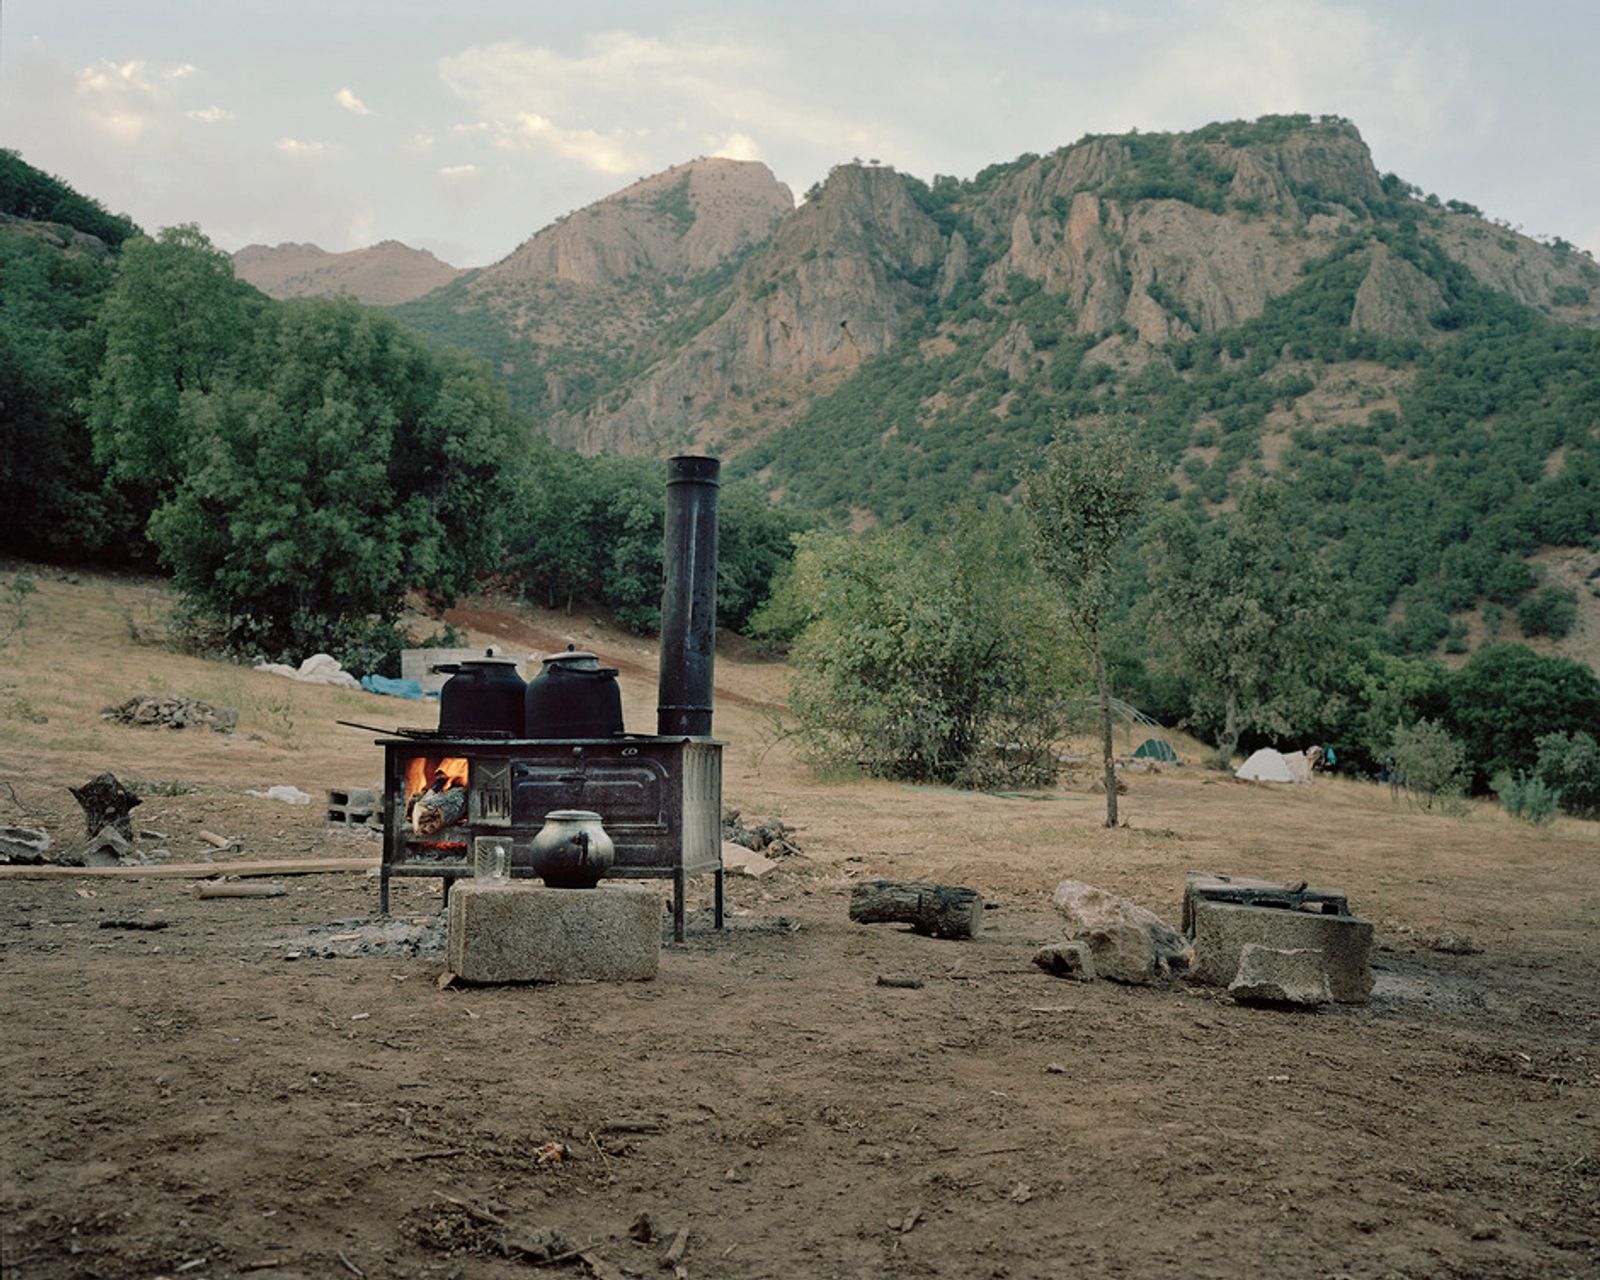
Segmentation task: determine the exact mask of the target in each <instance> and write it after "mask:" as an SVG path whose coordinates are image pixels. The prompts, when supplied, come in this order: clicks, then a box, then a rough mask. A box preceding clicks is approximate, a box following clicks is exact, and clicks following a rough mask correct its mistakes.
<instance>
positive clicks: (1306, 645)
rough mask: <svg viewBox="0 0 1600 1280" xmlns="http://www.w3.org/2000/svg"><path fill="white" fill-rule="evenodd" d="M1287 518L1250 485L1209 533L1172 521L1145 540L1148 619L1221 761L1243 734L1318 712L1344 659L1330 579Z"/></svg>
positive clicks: (1287, 728) (1274, 490) (1295, 724)
mask: <svg viewBox="0 0 1600 1280" xmlns="http://www.w3.org/2000/svg"><path fill="white" fill-rule="evenodd" d="M1287 517H1288V502H1287V499H1286V495H1285V494H1284V491H1283V490H1282V489H1281V488H1278V487H1274V486H1268V485H1258V486H1256V487H1254V488H1252V489H1249V490H1247V491H1246V492H1245V494H1244V495H1243V497H1241V499H1240V502H1239V510H1238V511H1237V512H1236V513H1234V514H1232V515H1228V516H1221V517H1218V518H1217V519H1216V520H1215V521H1213V522H1212V524H1211V525H1210V526H1208V527H1206V528H1201V527H1200V526H1198V525H1196V524H1195V523H1194V522H1193V521H1191V520H1189V519H1186V518H1184V517H1181V516H1175V515H1171V514H1169V515H1168V516H1167V517H1166V518H1164V519H1163V520H1161V521H1159V522H1158V523H1157V525H1156V528H1155V530H1154V532H1153V535H1152V537H1151V539H1150V541H1149V550H1150V561H1151V563H1150V597H1149V609H1150V613H1151V617H1152V618H1153V619H1154V620H1155V623H1156V624H1157V626H1158V627H1159V628H1160V638H1161V643H1163V644H1165V645H1167V646H1170V648H1171V649H1172V650H1173V651H1174V652H1175V654H1176V656H1177V659H1178V663H1179V665H1180V667H1181V668H1182V669H1183V671H1184V672H1185V673H1186V675H1187V676H1188V678H1189V680H1190V682H1191V687H1192V688H1193V690H1194V707H1193V713H1194V715H1195V716H1196V717H1198V718H1200V719H1202V720H1204V721H1205V722H1207V723H1209V724H1212V725H1215V726H1216V733H1217V737H1216V743H1217V756H1218V759H1219V760H1221V761H1222V762H1223V763H1224V764H1226V762H1227V761H1229V760H1231V759H1232V757H1233V753H1234V751H1235V749H1236V748H1237V747H1238V745H1239V738H1240V737H1241V735H1243V734H1244V733H1245V732H1246V731H1247V730H1257V731H1259V732H1261V733H1265V734H1269V735H1274V736H1279V737H1281V736H1285V735H1289V734H1294V733H1297V732H1303V731H1304V730H1305V729H1306V728H1307V727H1309V726H1310V725H1312V724H1313V723H1315V721H1316V719H1317V717H1318V716H1319V715H1324V714H1326V708H1325V706H1324V694H1323V688H1324V686H1325V685H1326V684H1327V683H1328V682H1329V680H1330V678H1331V676H1332V668H1333V665H1334V663H1335V662H1336V661H1337V658H1338V656H1339V655H1340V654H1341V652H1342V650H1343V645H1344V640H1345V633H1344V622H1343V617H1342V612H1341V600H1340V592H1339V590H1338V587H1337V585H1336V582H1335V579H1334V578H1333V575H1332V573H1331V572H1330V571H1329V570H1328V568H1327V567H1326V565H1324V563H1323V562H1322V561H1321V560H1320V559H1319V558H1318V557H1317V556H1315V555H1313V554H1312V553H1311V551H1310V549H1309V547H1308V546H1307V541H1306V539H1305V537H1304V535H1303V533H1302V532H1301V531H1300V530H1299V529H1298V528H1297V527H1295V526H1294V525H1293V524H1292V522H1291V521H1290V520H1289V519H1288V518H1287Z"/></svg>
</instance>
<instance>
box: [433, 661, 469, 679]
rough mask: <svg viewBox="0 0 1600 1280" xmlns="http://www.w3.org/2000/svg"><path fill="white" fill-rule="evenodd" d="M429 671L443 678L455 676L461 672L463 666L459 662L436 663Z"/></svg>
mask: <svg viewBox="0 0 1600 1280" xmlns="http://www.w3.org/2000/svg"><path fill="white" fill-rule="evenodd" d="M428 670H429V671H432V672H435V673H436V674H438V675H441V676H453V675H456V674H457V673H458V672H459V671H460V670H461V664H460V663H459V662H436V663H434V664H433V666H431V667H429V668H428Z"/></svg>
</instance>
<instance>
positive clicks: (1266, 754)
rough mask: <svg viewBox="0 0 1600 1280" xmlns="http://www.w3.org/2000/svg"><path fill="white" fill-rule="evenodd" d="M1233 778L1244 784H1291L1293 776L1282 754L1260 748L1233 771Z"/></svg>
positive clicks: (1269, 748)
mask: <svg viewBox="0 0 1600 1280" xmlns="http://www.w3.org/2000/svg"><path fill="white" fill-rule="evenodd" d="M1233 776H1234V777H1236V778H1239V779H1241V780H1242V781H1244V782H1293V781H1294V780H1295V777H1294V774H1293V773H1292V772H1291V771H1290V769H1289V762H1288V761H1287V760H1285V759H1284V758H1283V752H1281V751H1274V750H1273V749H1272V748H1271V747H1262V748H1261V750H1260V751H1257V752H1256V753H1255V754H1254V755H1253V756H1251V757H1250V758H1249V759H1248V760H1246V761H1245V762H1244V763H1243V764H1242V765H1240V766H1239V767H1238V768H1237V769H1235V770H1234V771H1233Z"/></svg>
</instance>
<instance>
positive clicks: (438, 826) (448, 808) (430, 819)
mask: <svg viewBox="0 0 1600 1280" xmlns="http://www.w3.org/2000/svg"><path fill="white" fill-rule="evenodd" d="M466 816H467V789H466V788H465V787H451V788H450V790H448V791H432V792H429V793H428V794H427V795H424V796H423V797H422V798H421V799H420V800H418V801H417V804H416V808H415V809H414V810H413V811H412V815H411V826H412V829H413V830H414V831H416V833H417V834H418V835H419V836H431V835H437V834H438V833H439V832H441V831H443V830H444V829H445V828H446V827H448V826H450V825H451V824H452V823H456V822H460V821H461V819H462V818H464V817H466Z"/></svg>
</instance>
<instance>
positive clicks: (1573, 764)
mask: <svg viewBox="0 0 1600 1280" xmlns="http://www.w3.org/2000/svg"><path fill="white" fill-rule="evenodd" d="M1537 745H1538V748H1539V760H1538V763H1537V764H1536V765H1535V766H1534V776H1535V777H1536V778H1538V779H1539V780H1540V781H1542V782H1543V783H1545V785H1546V786H1548V787H1549V788H1550V790H1551V791H1552V792H1553V793H1555V794H1556V795H1557V796H1558V797H1559V798H1560V802H1561V808H1562V809H1563V811H1565V812H1567V813H1570V814H1572V815H1573V816H1575V817H1579V818H1600V744H1597V743H1596V742H1595V740H1594V737H1593V736H1592V735H1591V734H1589V733H1586V732H1585V731H1583V730H1582V729H1580V730H1578V731H1577V732H1576V733H1570V734H1568V733H1547V734H1545V735H1544V736H1543V737H1541V738H1540V739H1539V741H1538V744H1537ZM1496 790H1499V788H1498V787H1497V788H1496Z"/></svg>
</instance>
